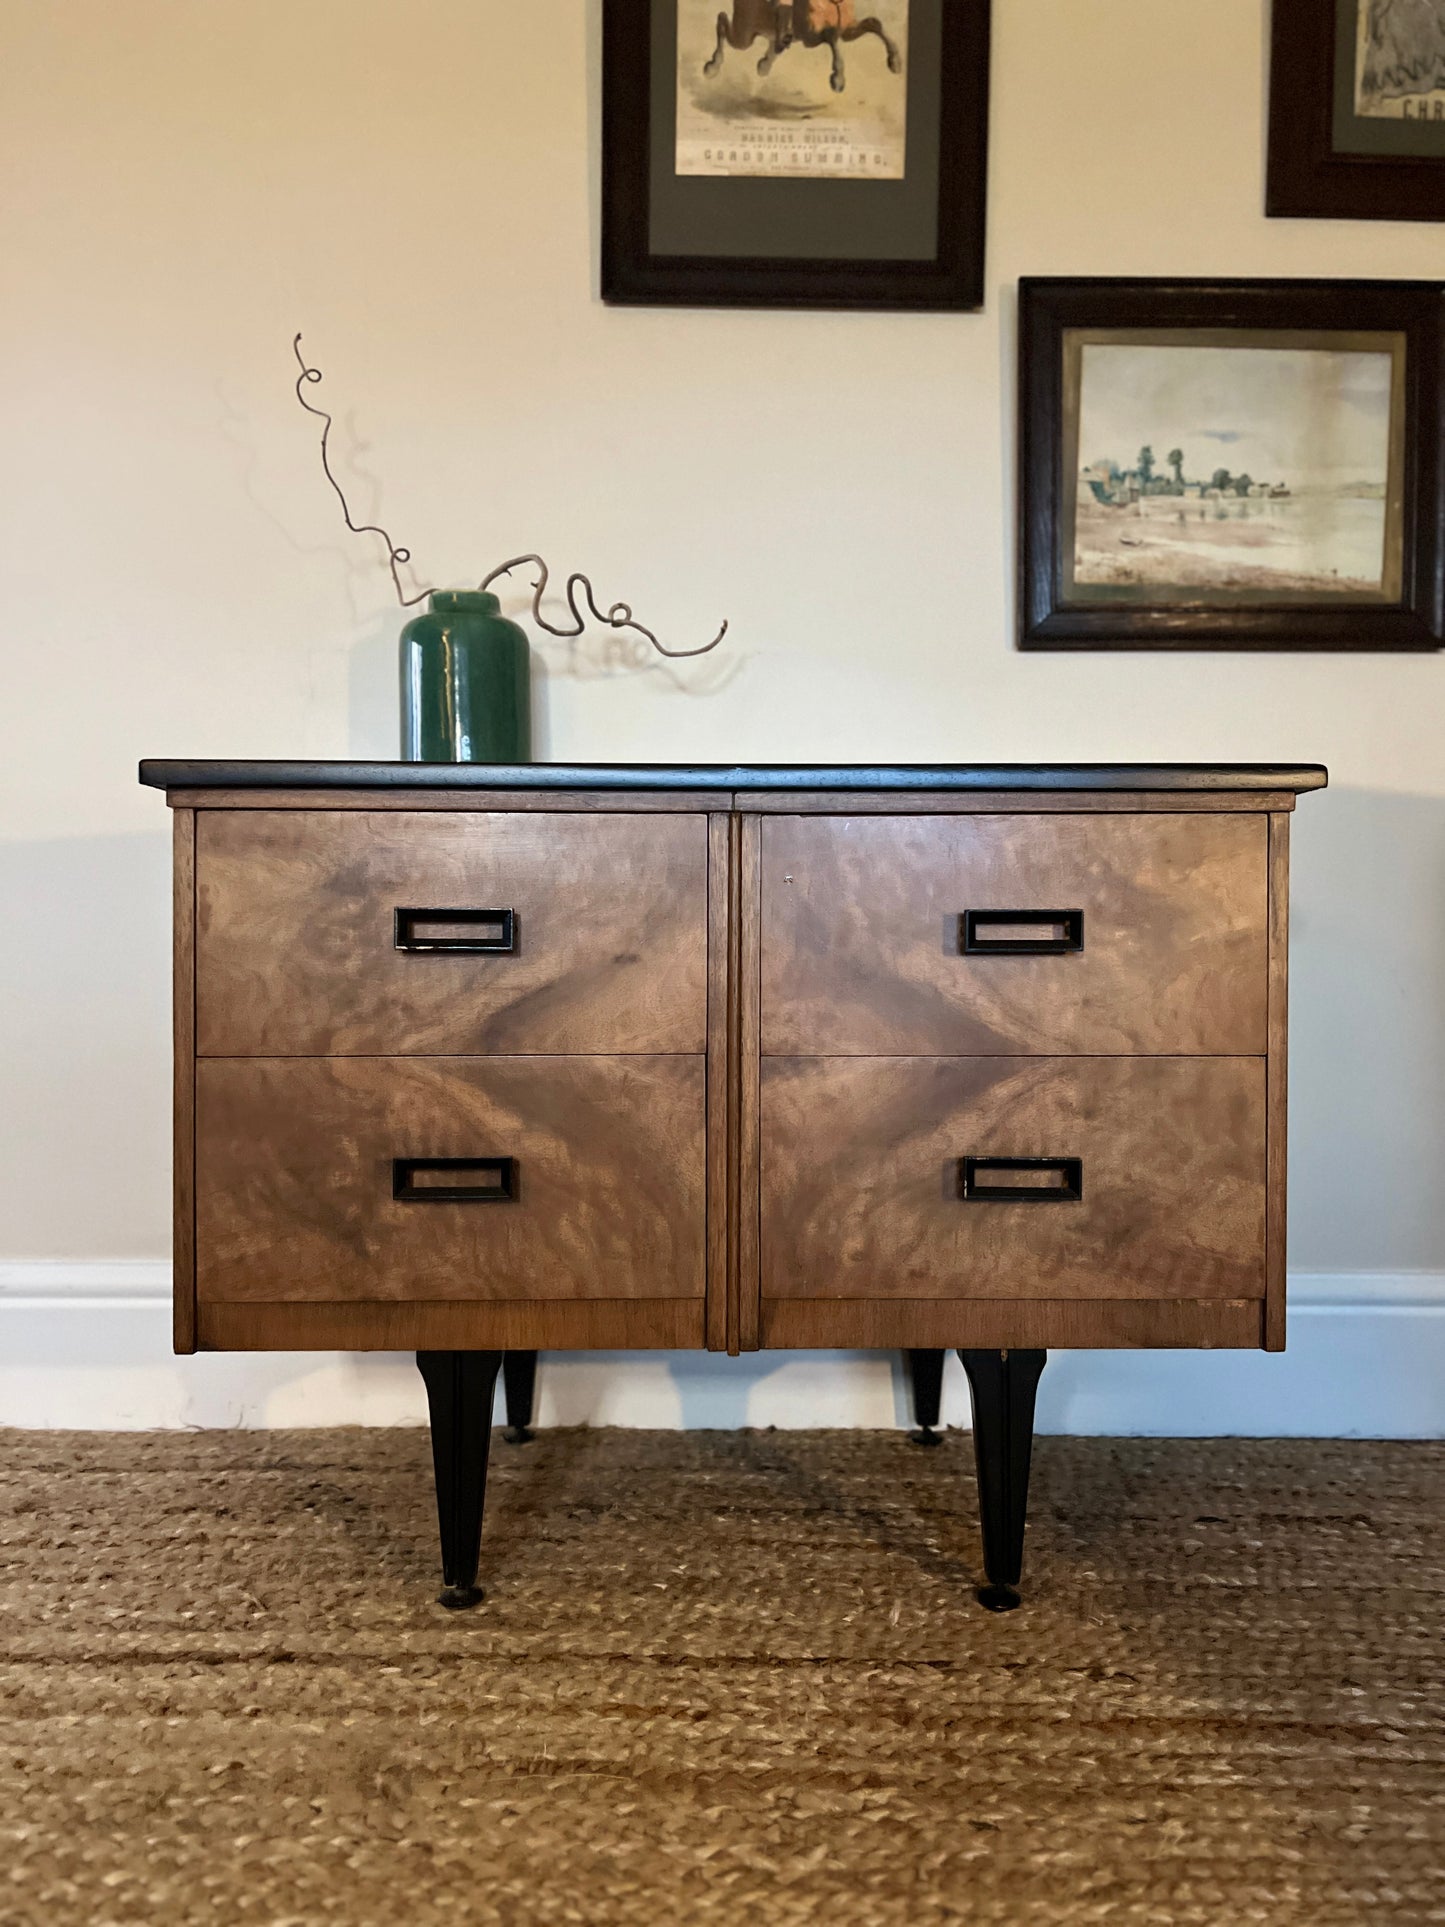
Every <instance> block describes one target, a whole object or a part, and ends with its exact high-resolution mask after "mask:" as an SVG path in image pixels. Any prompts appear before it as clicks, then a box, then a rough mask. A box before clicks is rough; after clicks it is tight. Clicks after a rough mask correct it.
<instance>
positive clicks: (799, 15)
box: [703, 0, 903, 94]
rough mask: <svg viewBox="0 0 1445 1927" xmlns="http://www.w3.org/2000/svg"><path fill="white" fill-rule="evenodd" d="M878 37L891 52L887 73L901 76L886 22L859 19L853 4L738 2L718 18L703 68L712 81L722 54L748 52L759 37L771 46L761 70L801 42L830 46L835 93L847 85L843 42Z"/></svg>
mask: <svg viewBox="0 0 1445 1927" xmlns="http://www.w3.org/2000/svg"><path fill="white" fill-rule="evenodd" d="M868 33H872V34H877V36H878V38H879V39H880V40H881V41H882V42H883V45H884V46H885V47H886V48H887V50H888V70H889V72H890V73H895V74H901V73H902V71H903V56H902V54H900V53H899V51H898V48H897V46H896V45H895V43H894V42H893V41H892V40H890V39H889V37H888V35H887V34H886V33H885V32H884V31H883V23H882V22H881V21H880V20H875V19H874V18H873V17H872V16H871V15H870V16H869V18H868V19H866V20H860V19H859V18H858V13H857V8H856V6H855V4H854V0H734V5H733V10H732V12H731V13H730V14H727V13H720V14H719V15H718V17H717V49H716V51H715V52H714V54H713V56H712V58H711V59H710V60H709V61H708V62H707V63H706V64H705V66H704V67H703V72H704V73H705V74H706V75H707V77H708V79H709V80H711V79H713V78H715V77H716V75H717V74H719V73H720V72H721V71H722V64H723V53H724V50H725V49H726V48H728V47H735V48H736V49H737V51H738V52H739V53H746V52H747V50H748V48H749V47H751V46H752V44H753V42H754V41H755V40H757V39H759V38H761V39H763V40H766V41H767V43H768V44H767V48H766V49H765V51H764V53H763V57H762V59H761V60H760V61H759V62H758V72H759V73H760V74H767V73H771V72H772V67H773V62H774V61H775V60H776V59H777V57H778V55H779V54H783V53H786V52H787V51H788V49H789V47H791V46H792V45H793V43H794V41H797V42H798V44H799V45H800V46H803V47H828V48H831V50H832V54H833V71H832V73H831V74H830V75H829V77H828V78H829V84H830V85H831V87H832V89H833V92H834V93H835V94H841V93H842V91H843V89H844V87H846V86H847V84H848V82H847V75H846V73H845V71H844V67H843V43H844V42H845V41H848V40H860V39H861V38H862V37H863V35H864V34H868Z"/></svg>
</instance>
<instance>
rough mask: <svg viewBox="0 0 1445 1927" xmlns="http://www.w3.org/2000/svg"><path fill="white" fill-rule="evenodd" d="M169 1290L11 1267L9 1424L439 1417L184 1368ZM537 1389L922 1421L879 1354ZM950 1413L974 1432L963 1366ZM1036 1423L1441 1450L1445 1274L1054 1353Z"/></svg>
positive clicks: (388, 1391)
mask: <svg viewBox="0 0 1445 1927" xmlns="http://www.w3.org/2000/svg"><path fill="white" fill-rule="evenodd" d="M169 1294H170V1266H169V1264H167V1263H165V1262H164V1261H160V1260H150V1259H117V1260H113V1261H112V1260H106V1261H89V1260H85V1261H80V1260H76V1261H71V1260H64V1259H62V1260H46V1259H40V1260H30V1261H18V1262H7V1263H0V1425H17V1426H29V1427H78V1428H81V1429H88V1430H96V1431H143V1430H146V1431H148V1430H155V1429H165V1428H179V1427H192V1426H195V1427H206V1426H262V1427H264V1426H285V1425H417V1424H420V1423H422V1421H423V1419H424V1417H425V1408H424V1404H423V1400H422V1395H421V1382H420V1379H419V1378H418V1376H417V1372H416V1368H415V1366H414V1365H413V1363H412V1361H411V1360H410V1358H408V1357H405V1356H399V1355H394V1354H386V1353H374V1352H373V1353H335V1352H286V1353H265V1354H262V1353H230V1354H208V1355H205V1356H199V1357H195V1358H176V1357H174V1356H172V1354H171V1349H170V1342H171V1341H170V1295H169ZM538 1389H539V1404H538V1421H539V1423H541V1424H543V1425H635V1426H646V1427H660V1428H663V1429H668V1428H675V1427H693V1426H708V1425H712V1426H741V1425H753V1426H764V1425H777V1426H785V1427H791V1426H814V1425H840V1426H855V1425H856V1426H898V1425H903V1424H906V1423H907V1422H908V1407H907V1394H906V1388H905V1385H904V1382H903V1373H902V1366H901V1363H900V1361H899V1360H898V1359H897V1358H896V1357H894V1356H893V1355H891V1354H887V1353H881V1354H880V1353H877V1352H762V1353H754V1354H752V1355H751V1356H749V1357H745V1358H722V1357H718V1356H717V1355H716V1354H713V1353H706V1352H653V1353H648V1352H631V1353H623V1352H597V1353H591V1354H581V1353H572V1354H570V1355H562V1354H558V1353H549V1354H547V1355H546V1357H545V1360H544V1363H543V1367H542V1371H541V1373H540V1376H539V1382H538ZM943 1415H944V1419H945V1421H946V1422H947V1423H948V1424H950V1425H966V1424H967V1423H968V1394H967V1388H966V1386H965V1384H964V1380H963V1373H962V1369H961V1367H960V1366H959V1365H958V1363H957V1361H956V1360H952V1361H950V1362H949V1365H948V1369H947V1372H946V1375H945V1378H944V1414H943ZM1038 1424H1039V1430H1040V1431H1041V1432H1076V1433H1088V1434H1097V1435H1101V1436H1106V1437H1128V1436H1144V1437H1174V1438H1208V1437H1216V1436H1236V1437H1262V1438H1269V1437H1291V1438H1441V1437H1445V1273H1437V1272H1392V1273H1380V1272H1364V1273H1352V1274H1343V1273H1340V1274H1328V1273H1327V1274H1315V1275H1307V1276H1296V1277H1293V1278H1292V1279H1291V1281H1290V1327H1289V1350H1288V1351H1287V1352H1285V1353H1283V1354H1276V1355H1267V1354H1265V1353H1262V1352H1056V1353H1054V1354H1053V1357H1052V1359H1051V1361H1050V1364H1049V1369H1048V1370H1047V1371H1046V1372H1045V1374H1044V1377H1043V1380H1042V1383H1041V1385H1040V1390H1039V1413H1038Z"/></svg>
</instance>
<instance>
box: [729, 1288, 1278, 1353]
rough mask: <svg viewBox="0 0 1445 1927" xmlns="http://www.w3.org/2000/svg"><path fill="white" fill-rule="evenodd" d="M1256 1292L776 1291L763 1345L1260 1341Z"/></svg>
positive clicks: (1236, 1346) (1113, 1346)
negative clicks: (842, 1295) (930, 1294)
mask: <svg viewBox="0 0 1445 1927" xmlns="http://www.w3.org/2000/svg"><path fill="white" fill-rule="evenodd" d="M1262 1313H1263V1306H1262V1305H1261V1303H1260V1301H1259V1300H1258V1299H1257V1298H1255V1299H1235V1298H1216V1299H1188V1298H1185V1299H1173V1298H1159V1299H1145V1298H1132V1299H1131V1298H1116V1299H1104V1300H1099V1299H1095V1300H1089V1299H1082V1298H1073V1299H1071V1298H1055V1299H1047V1298H1035V1299H1023V1300H1020V1299H1017V1298H880V1299H874V1300H868V1299H846V1300H843V1299H836V1298H835V1299H806V1298H773V1299H765V1300H764V1302H763V1344H764V1345H765V1346H767V1347H774V1346H776V1347H777V1348H779V1349H785V1348H794V1349H807V1350H813V1349H816V1348H819V1347H823V1346H835V1345H846V1346H850V1347H851V1346H857V1347H859V1348H861V1349H864V1350H868V1349H879V1350H888V1351H911V1350H915V1349H931V1348H934V1347H943V1348H944V1349H947V1350H953V1349H955V1348H963V1347H967V1346H974V1345H976V1346H979V1347H996V1348H998V1349H999V1350H1011V1349H1013V1348H1014V1347H1017V1348H1018V1349H1019V1350H1020V1351H1030V1350H1033V1349H1035V1348H1037V1349H1039V1350H1044V1351H1052V1350H1061V1351H1068V1350H1073V1351H1100V1350H1102V1351H1107V1350H1120V1351H1135V1350H1145V1351H1155V1350H1169V1349H1175V1348H1181V1347H1182V1348H1185V1349H1188V1350H1202V1351H1208V1350H1212V1349H1213V1348H1215V1347H1219V1348H1221V1349H1228V1350H1250V1351H1256V1350H1258V1349H1259V1343H1260V1322H1261V1317H1262Z"/></svg>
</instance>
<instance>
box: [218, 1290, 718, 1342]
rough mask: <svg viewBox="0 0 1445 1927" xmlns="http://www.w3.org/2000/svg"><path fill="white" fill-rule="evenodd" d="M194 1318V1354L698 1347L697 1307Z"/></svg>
mask: <svg viewBox="0 0 1445 1927" xmlns="http://www.w3.org/2000/svg"><path fill="white" fill-rule="evenodd" d="M199 1318H200V1326H199V1329H200V1348H201V1350H202V1351H217V1352H292V1351H301V1352H304V1351H344V1352H416V1351H494V1350H495V1351H558V1352H563V1351H566V1352H571V1351H683V1350H691V1351H695V1350H697V1349H699V1348H700V1347H701V1345H702V1343H703V1303H702V1300H701V1299H700V1298H634V1299H616V1298H613V1299H590V1300H589V1299H581V1300H578V1301H576V1302H575V1303H564V1302H562V1301H559V1300H551V1301H548V1300H542V1299H531V1300H526V1299H523V1300H509V1301H506V1302H498V1303H495V1304H480V1303H471V1302H466V1301H463V1300H460V1299H452V1300H437V1299H421V1298H417V1299H412V1300H408V1301H405V1302H403V1301H400V1300H397V1301H393V1302H390V1303H381V1302H377V1303H371V1304H359V1303H356V1302H350V1303H336V1302H332V1303H327V1304H315V1305H302V1304H271V1303H266V1302H263V1301H259V1300H258V1301H256V1302H254V1303H246V1304H224V1303H215V1304H207V1303H205V1302H202V1304H201V1306H200V1312H199Z"/></svg>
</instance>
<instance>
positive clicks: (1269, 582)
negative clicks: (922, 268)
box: [1019, 279, 1445, 650]
mask: <svg viewBox="0 0 1445 1927" xmlns="http://www.w3.org/2000/svg"><path fill="white" fill-rule="evenodd" d="M1442 301H1445V287H1442V285H1441V284H1440V283H1439V282H1433V281H1273V280H1272V281H1117V280H1102V279H1100V280H1085V281H1054V280H1048V281H1045V280H1024V281H1021V282H1020V283H1019V362H1020V368H1019V408H1020V442H1021V449H1020V468H1019V481H1020V545H1019V573H1020V582H1019V611H1020V647H1021V648H1024V649H1291V650H1294V649H1360V650H1407V649H1439V648H1440V647H1441V645H1442V640H1445V546H1442V536H1445V530H1442V526H1441V510H1442V493H1441V491H1442V477H1441V466H1442V465H1441V460H1440V450H1441V447H1442V432H1445V413H1442V383H1441V366H1442V346H1445V330H1442Z"/></svg>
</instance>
